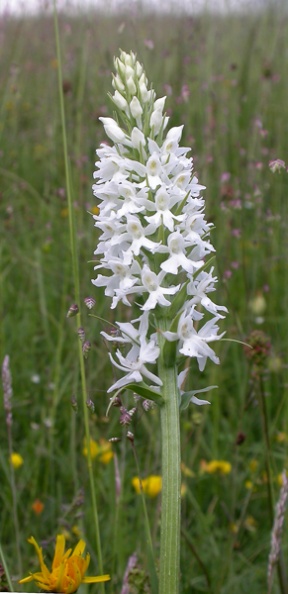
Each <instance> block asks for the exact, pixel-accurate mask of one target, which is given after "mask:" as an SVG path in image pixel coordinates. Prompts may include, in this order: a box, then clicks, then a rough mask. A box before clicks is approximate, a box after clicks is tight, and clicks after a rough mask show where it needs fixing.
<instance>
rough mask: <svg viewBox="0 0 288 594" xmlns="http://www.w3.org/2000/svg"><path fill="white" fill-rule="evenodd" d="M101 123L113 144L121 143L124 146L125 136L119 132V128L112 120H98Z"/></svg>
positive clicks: (121, 131)
mask: <svg viewBox="0 0 288 594" xmlns="http://www.w3.org/2000/svg"><path fill="white" fill-rule="evenodd" d="M99 120H101V122H103V125H104V129H105V132H106V134H107V136H109V138H111V140H113V142H123V144H126V142H127V137H126V134H125V133H124V132H123V130H121V128H120V126H118V124H117V123H116V122H115V120H113V118H99Z"/></svg>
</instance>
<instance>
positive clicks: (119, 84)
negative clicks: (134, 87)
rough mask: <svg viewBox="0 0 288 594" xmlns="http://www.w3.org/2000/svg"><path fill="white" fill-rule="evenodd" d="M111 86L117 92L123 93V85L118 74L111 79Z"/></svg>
mask: <svg viewBox="0 0 288 594" xmlns="http://www.w3.org/2000/svg"><path fill="white" fill-rule="evenodd" d="M112 85H113V87H114V89H116V90H118V91H119V92H122V91H125V85H124V84H123V82H122V80H121V78H120V76H119V75H118V74H116V76H114V77H113V80H112Z"/></svg>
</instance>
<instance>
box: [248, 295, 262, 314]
mask: <svg viewBox="0 0 288 594" xmlns="http://www.w3.org/2000/svg"><path fill="white" fill-rule="evenodd" d="M249 308H250V311H251V312H252V314H254V315H255V316H259V315H261V314H263V313H264V311H265V309H266V299H265V297H264V295H262V293H257V295H256V296H255V297H254V298H253V299H251V301H250V302H249Z"/></svg>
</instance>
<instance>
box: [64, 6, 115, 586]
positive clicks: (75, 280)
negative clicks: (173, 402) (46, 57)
mask: <svg viewBox="0 0 288 594" xmlns="http://www.w3.org/2000/svg"><path fill="white" fill-rule="evenodd" d="M53 6H54V29H55V39H56V54H57V62H58V86H59V103H60V111H61V124H62V139H63V153H64V162H65V176H66V190H67V205H68V212H69V236H70V249H71V261H72V270H73V283H74V292H75V302H76V303H77V305H78V308H79V312H78V314H77V316H76V323H77V329H78V330H79V328H81V327H82V324H81V312H80V282H79V263H78V257H77V245H76V225H75V216H74V208H73V201H72V182H71V172H70V165H69V159H68V145H67V134H66V118H65V108H64V100H63V79H62V61H61V49H60V35H59V26H58V15H57V6H56V0H54V4H53ZM78 356H79V366H80V376H81V389H82V403H83V416H84V428H85V439H86V443H87V465H88V474H89V484H90V493H91V501H92V510H93V520H94V528H95V539H96V551H97V557H98V570H99V573H100V574H103V560H102V548H101V539H100V529H99V517H98V509H97V500H96V490H95V483H94V476H93V467H92V457H91V451H90V429H89V414H88V408H87V404H86V403H87V387H86V375H85V366H84V357H83V352H82V343H81V341H80V340H79V341H78ZM100 591H101V592H102V594H104V592H105V587H104V584H103V583H101V585H100Z"/></svg>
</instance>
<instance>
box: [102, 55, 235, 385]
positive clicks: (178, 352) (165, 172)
mask: <svg viewBox="0 0 288 594" xmlns="http://www.w3.org/2000/svg"><path fill="white" fill-rule="evenodd" d="M114 65H115V69H116V73H115V75H114V76H113V82H112V84H113V87H114V91H115V92H114V95H113V96H112V100H113V102H114V106H115V109H116V113H117V120H116V119H112V118H110V117H101V118H100V120H101V121H102V124H103V125H104V129H105V132H106V134H107V136H108V137H109V138H110V140H111V141H112V142H113V143H114V144H113V145H112V146H108V145H107V144H104V143H103V144H101V146H100V148H99V149H98V150H97V157H98V160H97V162H96V171H95V173H94V179H95V183H94V185H93V193H94V195H95V196H96V197H97V198H98V201H99V202H98V205H97V208H98V209H99V211H98V212H97V213H96V214H93V218H94V221H95V227H96V228H97V229H98V230H99V231H100V237H99V242H98V246H97V248H96V250H95V252H94V254H95V256H97V257H98V258H99V260H98V261H97V264H96V266H95V270H96V271H97V276H96V278H95V279H93V280H92V283H93V284H94V285H95V286H97V287H104V291H105V295H107V296H108V297H110V298H111V299H112V303H111V308H112V309H114V308H116V307H117V306H118V305H119V303H123V304H124V305H125V306H128V307H131V305H132V303H133V300H134V299H137V305H138V307H139V310H140V312H141V316H140V318H139V317H138V318H135V320H132V322H130V323H129V324H119V323H117V325H118V326H119V328H120V333H118V335H116V336H115V335H114V336H112V337H111V336H110V337H109V336H108V335H107V334H106V333H104V332H102V335H103V336H104V337H105V338H106V339H107V340H112V341H113V340H115V341H116V342H118V343H120V347H121V348H119V349H118V350H117V351H116V356H115V357H114V356H112V355H111V354H110V359H111V363H112V364H113V365H114V367H116V368H117V369H118V370H119V371H121V372H122V377H121V378H120V379H119V380H118V381H116V382H115V383H114V384H113V385H112V386H111V387H110V388H109V390H108V392H112V391H114V390H119V389H121V388H124V387H126V386H129V384H133V385H134V384H135V383H136V384H137V383H138V384H141V386H143V384H144V386H148V387H150V388H151V389H152V390H154V391H155V390H156V392H157V391H158V392H161V387H162V380H161V378H159V377H158V375H157V373H154V370H153V369H154V368H155V365H157V364H158V360H159V357H160V352H161V348H160V343H161V340H162V339H163V337H164V339H165V340H166V341H168V342H172V343H174V345H171V349H172V350H173V349H175V360H176V363H177V362H178V360H180V359H181V358H182V356H183V355H185V356H188V357H195V358H196V359H197V361H198V365H199V369H200V370H201V371H202V370H203V369H204V367H205V365H206V361H207V358H209V359H211V360H212V361H213V362H214V363H216V364H218V363H219V358H218V357H217V356H216V355H215V353H214V351H213V349H212V348H211V346H210V343H211V342H213V341H217V340H220V339H221V337H222V334H219V333H218V321H219V320H220V319H221V318H223V317H224V316H223V314H224V312H226V311H227V310H226V308H225V307H224V306H220V305H216V304H215V303H214V302H213V301H212V300H211V299H210V296H208V293H211V291H214V285H215V283H216V282H217V278H216V277H215V275H214V274H213V268H211V269H210V270H209V269H208V270H205V271H204V270H203V265H204V261H205V258H206V256H209V255H210V254H211V253H213V252H214V251H215V249H214V247H213V246H212V244H211V242H210V239H209V233H210V228H211V224H210V223H207V222H206V220H205V216H204V212H203V211H204V206H205V203H204V200H203V198H202V197H201V196H200V192H201V190H203V189H205V186H202V185H200V184H199V182H198V179H197V178H196V176H195V175H193V161H192V159H191V158H188V157H187V153H188V151H189V150H190V149H189V148H187V147H181V146H180V140H181V136H182V132H183V126H178V127H174V128H171V129H170V130H168V131H167V132H166V127H167V125H168V122H169V118H168V117H167V116H165V113H164V106H165V99H166V98H165V97H161V98H159V99H157V98H156V94H155V91H154V90H153V89H149V83H148V80H147V78H146V75H145V72H144V70H143V67H142V65H141V64H140V63H139V62H138V61H137V60H136V56H135V54H133V53H132V52H131V53H130V54H127V53H125V52H123V51H122V52H121V53H120V57H119V58H115V60H114ZM171 275H173V278H171ZM174 279H175V280H174ZM176 300H177V307H175V308H173V307H172V306H173V303H174V301H176ZM203 310H204V312H205V311H206V312H207V313H208V314H209V315H210V319H209V320H208V321H206V323H203V324H201V320H202V319H203V317H204V313H203ZM162 312H163V313H162ZM178 314H180V315H179V316H178ZM175 316H176V318H175ZM164 317H165V319H166V320H167V325H166V328H165V329H161V331H159V330H158V327H157V325H158V324H157V323H158V320H160V319H162V318H164ZM177 317H179V319H178V320H177ZM176 320H177V322H178V328H177V323H176ZM155 321H156V327H157V330H158V332H155ZM196 322H197V324H196ZM199 322H200V323H199ZM128 326H129V328H128ZM124 347H128V348H126V350H125V348H124ZM129 347H130V350H129ZM168 348H170V347H169V346H168Z"/></svg>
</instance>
